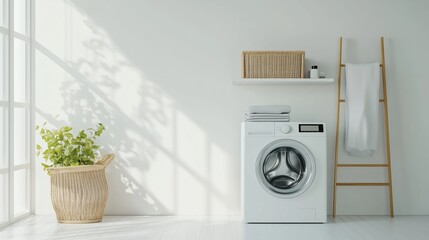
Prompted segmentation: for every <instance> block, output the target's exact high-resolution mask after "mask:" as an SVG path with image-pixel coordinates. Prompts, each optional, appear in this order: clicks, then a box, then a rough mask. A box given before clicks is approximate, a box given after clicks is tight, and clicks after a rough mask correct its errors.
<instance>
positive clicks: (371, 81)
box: [345, 63, 380, 157]
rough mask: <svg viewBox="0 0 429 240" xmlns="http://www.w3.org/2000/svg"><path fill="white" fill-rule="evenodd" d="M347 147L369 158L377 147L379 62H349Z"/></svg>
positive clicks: (359, 155) (347, 72) (346, 104)
mask: <svg viewBox="0 0 429 240" xmlns="http://www.w3.org/2000/svg"><path fill="white" fill-rule="evenodd" d="M345 85H346V101H345V125H346V126H345V137H346V138H345V148H346V151H347V152H348V154H349V155H352V156H358V157H367V156H370V155H372V154H373V152H374V151H375V150H377V144H378V125H379V124H378V122H379V97H380V96H379V92H380V64H379V63H371V64H346V84H345Z"/></svg>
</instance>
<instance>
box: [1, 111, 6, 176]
mask: <svg viewBox="0 0 429 240" xmlns="http://www.w3.org/2000/svg"><path fill="white" fill-rule="evenodd" d="M7 139H8V132H7V108H6V107H3V106H0V168H6V167H7V166H8V158H7V143H8V141H7Z"/></svg>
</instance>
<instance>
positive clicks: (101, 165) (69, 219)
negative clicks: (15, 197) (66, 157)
mask: <svg viewBox="0 0 429 240" xmlns="http://www.w3.org/2000/svg"><path fill="white" fill-rule="evenodd" d="M113 158H114V154H108V155H105V156H103V157H102V158H101V159H100V160H98V161H97V162H96V163H95V164H94V165H85V166H77V167H52V168H50V169H49V171H50V173H51V200H52V206H53V207H54V210H55V213H56V215H57V220H58V222H59V223H93V222H100V221H101V220H102V218H103V214H104V207H105V206H106V202H107V197H108V193H109V192H108V188H107V181H106V175H105V171H104V170H105V167H106V166H107V165H108V164H109V163H110V162H111V161H112V160H113Z"/></svg>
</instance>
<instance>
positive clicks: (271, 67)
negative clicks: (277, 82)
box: [242, 51, 305, 78]
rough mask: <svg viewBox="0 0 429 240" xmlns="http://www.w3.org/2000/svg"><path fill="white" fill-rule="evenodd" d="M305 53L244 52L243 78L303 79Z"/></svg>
mask: <svg viewBox="0 0 429 240" xmlns="http://www.w3.org/2000/svg"><path fill="white" fill-rule="evenodd" d="M304 56H305V52H304V51H244V52H243V54H242V62H243V66H242V67H243V73H242V74H243V78H303V77H304V59H305V57H304Z"/></svg>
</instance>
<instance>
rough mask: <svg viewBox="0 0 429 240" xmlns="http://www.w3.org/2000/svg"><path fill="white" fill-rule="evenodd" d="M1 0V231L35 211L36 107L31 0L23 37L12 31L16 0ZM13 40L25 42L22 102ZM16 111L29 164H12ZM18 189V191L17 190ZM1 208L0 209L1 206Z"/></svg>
mask: <svg viewBox="0 0 429 240" xmlns="http://www.w3.org/2000/svg"><path fill="white" fill-rule="evenodd" d="M0 1H3V4H4V5H3V6H4V9H5V13H7V16H6V24H5V26H0V33H2V34H3V35H4V39H5V44H4V46H7V47H6V48H5V49H4V50H5V51H4V55H5V56H1V57H3V59H4V60H5V61H4V63H3V64H4V65H5V73H4V74H5V76H6V78H5V79H4V80H5V82H4V87H5V92H4V93H5V94H4V95H5V96H4V99H0V106H2V107H3V109H4V114H6V115H7V117H4V119H5V120H6V119H7V121H6V122H7V123H3V126H0V127H3V128H4V130H5V131H4V133H5V135H6V137H5V138H6V141H5V142H3V143H2V144H3V145H4V150H5V151H6V152H7V154H6V156H7V161H6V162H7V165H6V166H5V167H2V168H0V177H2V176H3V177H5V176H6V177H5V179H6V180H7V184H6V185H7V186H6V188H7V189H3V186H0V188H2V189H1V190H2V191H3V192H5V193H6V195H7V199H5V200H6V206H5V210H6V213H4V214H6V215H7V216H6V220H5V221H3V222H0V228H1V227H4V226H7V225H9V224H12V223H14V222H16V221H19V220H21V219H23V218H25V217H27V216H29V215H31V214H34V212H35V204H34V198H35V184H34V180H35V167H34V165H35V164H34V162H35V136H34V135H35V131H34V129H35V104H34V99H35V98H34V93H35V86H34V52H35V51H34V43H35V42H34V3H35V1H34V0H24V2H25V28H26V31H25V34H22V33H18V32H16V31H15V28H14V18H15V14H14V1H15V0H0ZM15 39H19V40H21V41H24V43H25V87H26V89H25V95H26V96H25V97H26V100H25V102H16V101H15V99H14V65H15V63H14V60H15V59H14V57H15V52H14V46H15V45H14V42H15ZM2 88H3V86H2ZM15 109H25V112H26V114H25V141H26V144H25V151H26V157H28V158H29V160H28V161H26V162H25V163H21V164H15V159H14V147H15V146H14V137H15V128H14V122H15V115H14V112H15ZM5 126H7V127H5ZM23 169H25V170H26V171H27V175H26V179H25V191H26V193H25V194H26V199H25V201H26V203H25V204H26V210H25V211H24V212H21V213H15V209H14V203H15V179H14V178H15V172H17V171H19V170H23ZM20 190H21V189H20ZM0 207H1V206H0Z"/></svg>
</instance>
